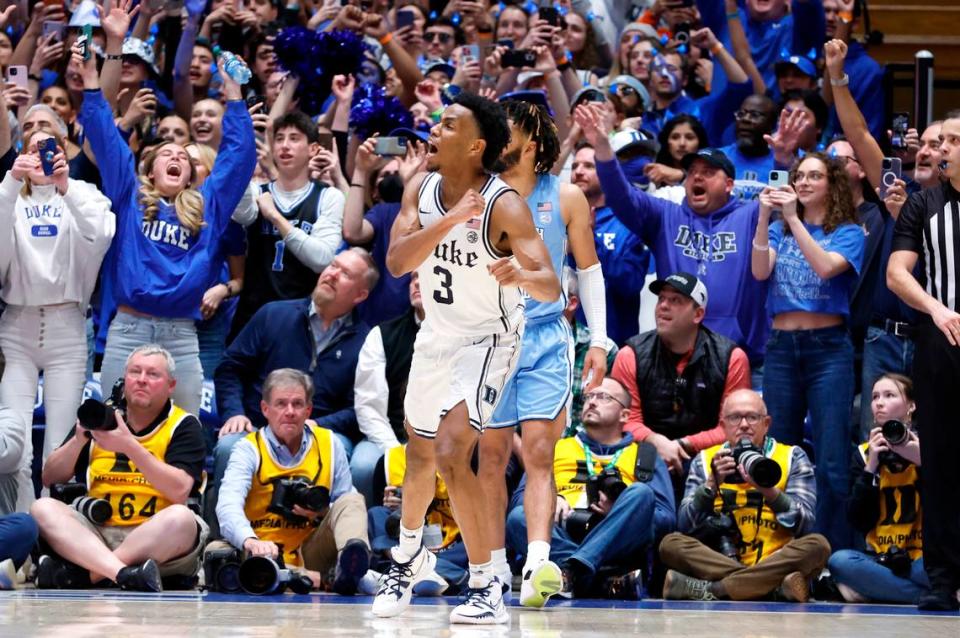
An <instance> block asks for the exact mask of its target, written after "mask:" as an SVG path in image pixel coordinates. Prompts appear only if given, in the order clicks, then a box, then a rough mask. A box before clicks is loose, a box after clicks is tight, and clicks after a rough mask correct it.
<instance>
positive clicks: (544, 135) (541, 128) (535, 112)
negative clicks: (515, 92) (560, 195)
mask: <svg viewBox="0 0 960 638" xmlns="http://www.w3.org/2000/svg"><path fill="white" fill-rule="evenodd" d="M503 109H504V110H505V111H506V112H507V117H508V118H509V119H510V120H512V121H513V123H514V124H516V125H517V127H518V128H519V129H520V130H521V131H523V132H524V133H526V134H527V135H529V136H530V139H532V140H533V141H535V142H536V143H537V156H536V166H535V170H536V172H537V173H549V172H550V169H552V168H553V165H554V164H556V163H557V159H558V158H559V157H560V138H559V137H558V136H557V125H556V124H555V123H554V121H553V120H552V119H551V118H550V114H549V113H547V109H545V108H543V106H542V105H540V104H531V103H530V102H523V101H520V100H510V101H508V102H507V103H505V104H504V105H503Z"/></svg>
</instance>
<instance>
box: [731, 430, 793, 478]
mask: <svg viewBox="0 0 960 638" xmlns="http://www.w3.org/2000/svg"><path fill="white" fill-rule="evenodd" d="M733 460H734V462H735V463H736V464H737V467H740V466H741V465H742V466H743V469H744V470H745V471H746V472H747V474H748V475H750V478H751V480H753V482H754V483H756V484H757V485H759V486H760V487H773V486H774V485H776V484H777V483H779V482H780V477H781V476H783V471H782V470H781V469H780V465H779V464H778V463H777V462H776V461H774V460H773V459H768V458H767V457H765V456H764V455H763V450H761V449H760V448H759V447H757V446H756V445H754V444H753V441H751V440H750V439H748V438H742V439H740V440H739V441H737V444H736V445H734V446H733ZM725 482H726V483H744V482H746V481H745V480H744V477H743V476H740V471H739V470H737V471H736V472H734V473H733V474H732V475H731V476H728V477H727V478H726V481H725Z"/></svg>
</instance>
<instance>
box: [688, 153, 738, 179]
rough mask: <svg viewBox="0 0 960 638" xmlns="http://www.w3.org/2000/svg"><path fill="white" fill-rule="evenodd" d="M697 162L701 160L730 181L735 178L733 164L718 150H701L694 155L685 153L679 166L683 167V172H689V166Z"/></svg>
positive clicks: (735, 171) (735, 173)
mask: <svg viewBox="0 0 960 638" xmlns="http://www.w3.org/2000/svg"><path fill="white" fill-rule="evenodd" d="M697 160H703V161H704V162H706V163H707V164H710V165H711V166H715V167H716V168H719V169H721V170H723V172H724V173H726V174H727V177H729V178H731V179H733V178H735V177H736V176H737V169H735V168H734V167H733V162H731V161H730V158H728V157H727V156H726V154H725V153H724V152H723V151H721V150H720V149H718V148H701V149H700V150H699V151H697V152H696V153H687V154H686V155H684V156H683V159H682V160H680V165H681V166H683V170H685V171H689V170H690V166H691V165H692V164H693V163H694V162H695V161H697Z"/></svg>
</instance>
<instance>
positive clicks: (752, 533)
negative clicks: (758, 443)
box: [701, 443, 793, 567]
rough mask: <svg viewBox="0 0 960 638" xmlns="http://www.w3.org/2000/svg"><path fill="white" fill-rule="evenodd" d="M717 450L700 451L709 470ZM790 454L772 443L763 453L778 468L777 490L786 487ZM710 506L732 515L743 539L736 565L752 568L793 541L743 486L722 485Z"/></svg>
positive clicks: (753, 491)
mask: <svg viewBox="0 0 960 638" xmlns="http://www.w3.org/2000/svg"><path fill="white" fill-rule="evenodd" d="M721 449H723V445H715V446H714V447H712V448H709V449H707V450H704V451H703V452H701V454H702V455H703V467H704V468H710V464H711V462H712V461H713V457H714V456H716V454H717V452H719V451H720V450H721ZM792 455H793V446H791V445H783V444H781V443H776V444H775V445H774V447H773V450H772V451H771V452H770V453H769V454H767V457H768V458H771V459H773V460H774V461H776V462H777V465H779V466H780V471H781V476H780V482H779V483H777V485H776V487H777V488H778V489H779V490H780V491H784V490H786V488H787V477H788V476H789V475H790V460H791V458H792ZM713 507H714V509H715V510H716V511H718V512H719V511H721V509H725V510H726V511H728V512H731V513H732V514H733V518H734V520H735V521H736V522H737V526H738V527H739V528H740V534H741V536H742V537H743V540H742V541H741V544H740V548H739V549H740V551H739V554H740V562H742V563H743V564H744V565H747V566H748V567H749V566H750V565H756V564H757V563H759V562H760V560H761V559H762V558H764V557H766V556H769V555H770V554H772V553H773V552H775V551H777V550H778V549H780V548H781V547H783V546H784V545H786V544H787V543H789V542H790V540H791V539H793V534H792V533H791V532H789V531H788V530H785V529H783V527H782V526H781V525H780V523H779V522H778V521H777V517H776V515H775V514H774V513H773V510H772V509H770V508H769V507H768V506H767V505H766V504H764V502H763V494H761V493H760V492H759V491H757V490H756V489H755V488H753V487H751V486H750V485H748V484H747V483H723V484H722V485H721V486H720V493H719V494H717V497H716V499H715V500H714V503H713Z"/></svg>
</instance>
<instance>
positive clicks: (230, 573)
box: [203, 547, 243, 594]
mask: <svg viewBox="0 0 960 638" xmlns="http://www.w3.org/2000/svg"><path fill="white" fill-rule="evenodd" d="M242 562H243V553H242V552H241V551H240V550H239V549H237V548H235V547H223V548H220V549H213V550H209V551H207V553H206V554H204V556H203V582H204V584H205V586H206V588H207V589H209V590H210V591H217V592H221V593H224V594H235V593H237V592H239V591H240V590H241V589H242V588H241V587H240V564H241V563H242Z"/></svg>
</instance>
